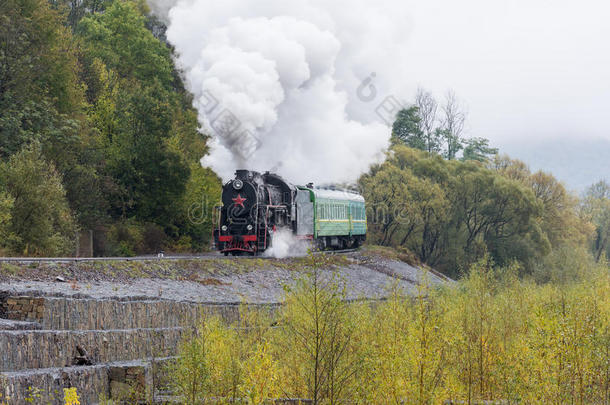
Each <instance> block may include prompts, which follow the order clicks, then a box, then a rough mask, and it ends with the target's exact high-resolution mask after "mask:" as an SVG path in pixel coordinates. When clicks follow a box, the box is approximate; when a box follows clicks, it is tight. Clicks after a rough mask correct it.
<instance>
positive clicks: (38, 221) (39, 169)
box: [0, 142, 76, 256]
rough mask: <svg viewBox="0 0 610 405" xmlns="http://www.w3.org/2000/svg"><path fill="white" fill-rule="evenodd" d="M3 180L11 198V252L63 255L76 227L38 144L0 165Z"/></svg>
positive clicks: (56, 180)
mask: <svg viewBox="0 0 610 405" xmlns="http://www.w3.org/2000/svg"><path fill="white" fill-rule="evenodd" d="M0 172H1V173H2V181H3V183H4V187H5V189H6V190H7V192H8V194H9V195H10V198H12V199H13V201H14V203H13V204H12V209H11V218H10V227H9V229H10V232H11V233H12V234H13V235H14V237H13V238H12V240H11V246H10V247H11V249H12V250H13V251H14V252H16V253H18V254H24V255H38V256H41V255H50V256H53V255H65V254H69V253H70V252H71V251H72V249H73V248H74V246H73V241H74V235H75V232H76V228H75V225H74V220H73V217H72V213H71V212H70V209H69V206H68V202H67V199H66V193H65V190H64V188H63V186H62V184H61V178H60V176H59V174H58V173H57V171H56V170H55V168H54V166H53V165H52V164H50V163H48V162H47V161H46V160H45V159H44V157H43V155H42V152H41V147H40V144H39V143H37V142H34V143H32V144H31V145H29V146H26V147H24V149H22V150H21V151H20V152H19V153H16V154H15V155H13V156H11V158H10V159H9V161H8V162H6V163H3V164H2V165H1V166H0Z"/></svg>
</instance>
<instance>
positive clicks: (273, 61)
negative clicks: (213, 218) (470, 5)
mask: <svg viewBox="0 0 610 405" xmlns="http://www.w3.org/2000/svg"><path fill="white" fill-rule="evenodd" d="M371 3H373V2H370V1H366V0H352V1H347V0H335V1H332V2H328V1H324V0H303V1H298V2H293V1H286V0H261V1H257V2H255V3H253V2H251V1H246V0H226V1H222V2H213V1H210V0H149V4H150V6H151V9H152V10H153V12H154V13H155V14H156V15H158V16H159V17H160V18H161V19H162V20H163V21H164V22H165V23H166V24H167V26H168V30H167V39H168V41H169V42H170V43H171V44H172V45H173V46H174V47H175V50H176V54H177V60H176V63H177V65H178V67H179V68H180V69H181V70H182V72H183V74H184V79H185V83H186V86H187V88H188V89H189V90H190V91H191V92H192V93H193V95H194V102H193V103H194V107H195V108H196V109H197V110H198V113H199V121H200V123H201V124H202V126H203V128H204V130H205V131H206V132H208V133H211V134H212V135H213V136H214V137H213V140H212V143H211V154H210V155H209V156H206V157H205V158H204V159H203V160H202V163H203V164H204V165H207V166H211V167H212V168H213V169H214V170H215V171H216V172H217V173H218V174H219V175H220V176H221V177H223V178H225V179H227V178H228V177H230V176H232V174H233V172H234V170H235V169H237V168H249V169H255V170H261V171H264V170H273V171H276V172H278V173H280V174H281V175H283V176H285V177H287V178H288V179H290V180H292V181H295V182H299V183H305V182H308V181H315V182H330V181H351V180H354V179H355V178H356V177H357V176H358V175H359V174H360V173H362V172H363V171H365V170H367V168H368V167H369V165H370V164H372V163H375V162H378V161H380V160H382V159H383V154H384V151H385V149H386V148H387V146H388V143H389V136H390V130H389V128H388V127H387V123H383V122H381V120H379V119H377V118H376V116H375V114H374V111H375V108H376V106H377V105H376V104H375V103H379V102H381V94H383V95H386V94H389V93H388V92H389V90H388V87H387V86H386V85H385V83H388V82H389V81H392V80H393V79H396V77H397V76H398V75H399V74H400V66H396V64H393V63H391V60H392V58H397V55H398V54H399V53H400V48H401V44H400V43H397V38H398V39H399V40H404V39H405V38H406V37H407V36H408V31H409V29H408V27H409V24H408V18H407V16H406V12H405V10H402V9H401V7H404V6H401V5H400V4H395V3H400V2H395V1H389V0H387V1H386V0H382V1H378V2H374V3H375V4H371ZM372 73H374V74H373V76H372V77H375V78H376V82H375V87H374V88H371V89H372V90H371V91H373V92H374V93H375V95H377V93H379V94H380V96H379V97H377V98H376V100H375V102H374V103H371V102H369V101H370V97H367V99H365V100H364V101H363V98H362V97H358V94H357V91H356V90H357V89H358V88H359V86H361V83H362V82H363V80H364V79H366V78H367V77H371V76H370V75H371V74H372Z"/></svg>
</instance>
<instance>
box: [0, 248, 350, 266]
mask: <svg viewBox="0 0 610 405" xmlns="http://www.w3.org/2000/svg"><path fill="white" fill-rule="evenodd" d="M357 250H358V248H356V249H341V250H321V251H316V252H314V254H344V253H351V252H355V251H357ZM291 257H294V256H291ZM231 258H233V259H234V258H240V259H274V257H273V256H224V255H222V254H221V253H219V252H209V253H203V254H199V255H165V254H159V255H145V256H132V257H120V256H116V257H0V263H2V262H4V263H7V262H8V263H11V262H12V263H77V262H109V261H152V260H154V261H163V260H168V261H171V260H194V259H195V260H197V259H201V260H206V259H231Z"/></svg>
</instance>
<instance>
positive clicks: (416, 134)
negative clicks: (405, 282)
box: [392, 106, 426, 150]
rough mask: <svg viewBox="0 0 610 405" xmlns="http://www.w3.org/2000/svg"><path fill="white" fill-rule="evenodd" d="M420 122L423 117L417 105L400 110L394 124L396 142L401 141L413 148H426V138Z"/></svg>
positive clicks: (393, 134) (393, 132)
mask: <svg viewBox="0 0 610 405" xmlns="http://www.w3.org/2000/svg"><path fill="white" fill-rule="evenodd" d="M420 123H421V118H420V117H419V115H418V108H417V107H416V106H411V107H409V108H403V109H402V110H400V111H399V112H398V114H397V115H396V120H395V121H394V123H393V124H392V139H393V140H394V142H401V143H403V144H404V145H407V146H409V147H411V148H415V149H421V150H426V140H425V138H424V134H423V133H422V131H421V125H420Z"/></svg>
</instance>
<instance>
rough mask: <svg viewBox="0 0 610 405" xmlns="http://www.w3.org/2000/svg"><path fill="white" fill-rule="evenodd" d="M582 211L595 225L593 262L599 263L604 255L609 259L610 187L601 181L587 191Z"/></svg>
mask: <svg viewBox="0 0 610 405" xmlns="http://www.w3.org/2000/svg"><path fill="white" fill-rule="evenodd" d="M583 210H584V212H585V213H586V214H587V215H589V216H590V218H591V220H592V222H593V224H594V225H595V236H594V238H593V243H592V248H593V255H594V256H595V260H597V261H599V260H600V259H601V257H602V254H604V253H605V254H606V257H610V185H609V184H608V183H607V182H605V181H603V180H602V181H600V182H598V183H595V184H594V185H592V186H591V187H589V188H588V189H587V192H586V194H585V199H584V206H583Z"/></svg>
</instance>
